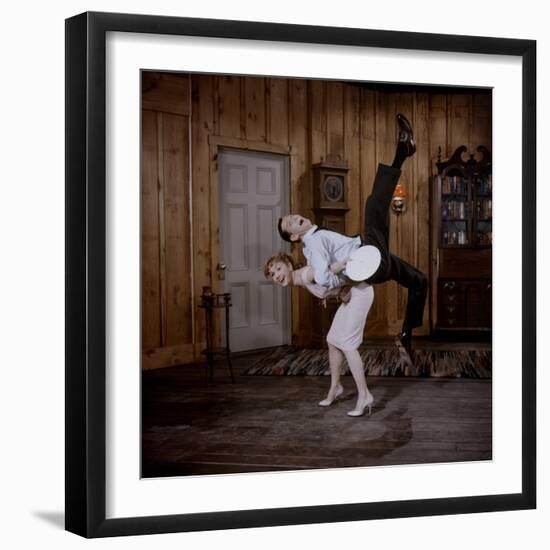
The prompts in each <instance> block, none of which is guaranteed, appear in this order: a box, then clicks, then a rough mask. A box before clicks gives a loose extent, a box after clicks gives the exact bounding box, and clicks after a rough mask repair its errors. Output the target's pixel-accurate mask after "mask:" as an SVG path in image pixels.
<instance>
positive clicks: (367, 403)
mask: <svg viewBox="0 0 550 550" xmlns="http://www.w3.org/2000/svg"><path fill="white" fill-rule="evenodd" d="M373 403H374V396H373V395H372V393H369V395H367V398H366V399H365V400H364V401H363V402H361V403H357V406H356V407H355V409H353V411H349V413H348V416H363V414H364V413H365V409H366V408H367V407H368V409H369V416H370V413H371V409H372V405H373Z"/></svg>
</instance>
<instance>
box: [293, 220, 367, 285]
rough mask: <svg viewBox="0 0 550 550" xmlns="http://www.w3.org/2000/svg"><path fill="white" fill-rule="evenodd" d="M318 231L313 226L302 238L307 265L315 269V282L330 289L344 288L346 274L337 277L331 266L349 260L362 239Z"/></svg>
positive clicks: (327, 231)
mask: <svg viewBox="0 0 550 550" xmlns="http://www.w3.org/2000/svg"><path fill="white" fill-rule="evenodd" d="M316 229H317V226H316V225H314V226H312V227H311V229H309V231H307V233H304V235H303V237H302V242H303V243H304V248H303V253H304V256H305V257H306V260H307V263H308V264H309V265H310V266H311V267H312V268H313V272H314V278H315V282H316V283H317V284H318V285H322V286H324V287H327V288H329V289H330V288H336V287H338V286H342V285H343V284H345V282H346V279H345V277H344V275H345V273H346V272H345V271H343V272H342V273H340V274H339V275H335V274H334V273H333V272H332V271H331V270H330V266H331V264H333V263H334V262H341V261H343V260H345V259H346V258H349V257H350V256H351V253H352V252H353V251H354V250H356V249H357V248H359V247H360V246H361V237H359V236H357V237H348V236H347V235H342V234H340V233H336V232H335V231H329V230H328V229H319V231H316Z"/></svg>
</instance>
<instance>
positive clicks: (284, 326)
mask: <svg viewBox="0 0 550 550" xmlns="http://www.w3.org/2000/svg"><path fill="white" fill-rule="evenodd" d="M219 161H220V164H219V168H220V258H219V261H220V264H225V266H226V268H225V279H224V281H223V283H222V285H223V289H224V291H225V292H230V293H231V301H232V304H233V306H232V308H231V312H230V323H229V325H230V333H229V337H230V346H231V349H232V351H244V350H250V349H259V348H264V347H270V346H277V345H281V344H287V343H289V342H290V291H289V290H288V289H283V288H280V287H277V286H276V285H273V283H271V282H270V281H268V280H266V279H265V277H264V274H263V265H264V262H265V260H266V259H267V258H268V257H269V256H271V255H272V254H273V253H275V252H277V251H280V250H288V248H289V247H288V245H287V244H286V243H283V241H282V240H281V238H280V237H279V234H278V232H277V221H278V219H279V217H281V216H283V215H284V214H286V213H288V211H289V207H288V159H287V157H285V156H282V155H273V154H268V153H256V152H250V151H240V150H234V149H224V150H222V151H221V152H220V154H219Z"/></svg>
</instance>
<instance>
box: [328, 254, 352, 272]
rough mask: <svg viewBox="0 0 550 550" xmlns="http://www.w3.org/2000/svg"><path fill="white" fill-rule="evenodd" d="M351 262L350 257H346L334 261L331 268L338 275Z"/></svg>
mask: <svg viewBox="0 0 550 550" xmlns="http://www.w3.org/2000/svg"><path fill="white" fill-rule="evenodd" d="M348 262H349V257H347V258H344V259H343V260H341V261H340V262H334V263H333V264H330V270H331V271H332V272H333V273H334V274H335V275H338V273H341V272H342V271H344V269H346V264H347V263H348Z"/></svg>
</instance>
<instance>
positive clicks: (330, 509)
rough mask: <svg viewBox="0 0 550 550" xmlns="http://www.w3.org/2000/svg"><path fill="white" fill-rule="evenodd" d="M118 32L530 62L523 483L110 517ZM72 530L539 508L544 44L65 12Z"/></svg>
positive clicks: (94, 532) (159, 529)
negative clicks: (109, 195) (110, 231)
mask: <svg viewBox="0 0 550 550" xmlns="http://www.w3.org/2000/svg"><path fill="white" fill-rule="evenodd" d="M108 31H120V32H132V33H150V34H170V35H189V36H201V37H216V38H239V39H248V40H271V41H282V42H296V43H314V44H329V45H353V46H370V47H378V48H399V49H406V50H420V51H422V50H423V51H446V52H458V53H480V54H495V55H507V56H516V57H519V58H521V60H522V71H523V74H522V91H523V99H522V101H523V104H522V105H523V106H522V109H523V120H522V138H523V139H522V143H523V145H522V152H521V155H522V182H521V183H522V186H521V192H522V205H523V206H522V230H523V233H522V235H523V243H522V248H523V249H522V262H523V266H522V275H523V287H522V300H523V301H522V338H523V344H522V403H521V410H522V491H521V492H520V493H517V494H500V495H486V496H471V497H458V498H438V499H424V500H406V501H394V502H377V503H360V504H344V505H319V506H307V507H299V508H296V507H293V508H275V509H257V510H246V511H224V512H212V513H193V514H179V515H167V516H152V517H127V518H122V519H106V513H105V510H106V486H105V477H106V476H105V473H106V467H105V457H106V440H105V434H106V413H105V405H106V370H105V368H106V362H105V352H106V333H105V330H106V317H105V316H106V302H105V296H106V280H105V269H106V256H105V253H106V241H105V238H106V229H105V222H106V202H105V201H106V190H105V169H106V164H105V161H106V154H105V132H106V122H105V89H106V88H105V85H106V76H105V69H106V67H105V52H106V50H105V42H106V33H107V32H108ZM65 153H66V457H65V458H66V529H67V530H69V531H71V532H73V533H76V534H78V535H81V536H84V537H90V538H91V537H108V536H118V535H136V534H153V533H170V532H180V531H203V530H204V531H206V530H214V529H239V528H246V527H261V526H280V525H292V524H308V523H323V522H343V521H356V520H366V519H382V518H401V517H415V516H428V515H441V514H461V513H473V512H489V511H503V510H520V509H532V508H535V506H536V439H535V437H536V392H535V380H536V372H535V367H536V362H535V361H536V295H535V292H534V289H535V288H536V238H535V237H536V229H535V228H536V216H535V215H536V206H535V205H536V203H535V200H536V192H535V182H536V42H535V41H533V40H516V39H504V38H487V37H471V36H454V35H438V34H421V33H411V32H395V31H380V30H364V29H353V28H332V27H315V26H304V25H288V24H273V23H257V22H245V21H225V20H211V19H189V18H178V17H159V16H146V15H128V14H115V13H83V14H80V15H77V16H75V17H72V18H70V19H67V20H66V151H65Z"/></svg>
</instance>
